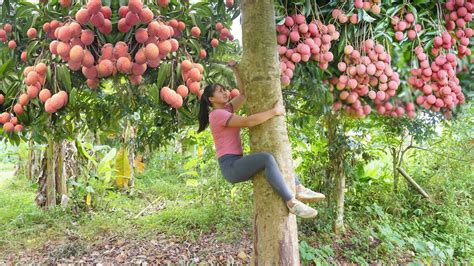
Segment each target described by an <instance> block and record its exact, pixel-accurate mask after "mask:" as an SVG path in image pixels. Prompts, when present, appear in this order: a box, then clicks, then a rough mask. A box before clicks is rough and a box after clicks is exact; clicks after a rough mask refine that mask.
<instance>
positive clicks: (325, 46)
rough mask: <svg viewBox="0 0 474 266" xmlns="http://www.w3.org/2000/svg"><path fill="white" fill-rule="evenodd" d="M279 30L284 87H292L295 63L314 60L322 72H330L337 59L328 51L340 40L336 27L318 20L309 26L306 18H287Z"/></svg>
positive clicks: (294, 16)
mask: <svg viewBox="0 0 474 266" xmlns="http://www.w3.org/2000/svg"><path fill="white" fill-rule="evenodd" d="M276 30H277V33H278V35H277V42H278V54H279V55H280V73H281V83H282V85H283V86H288V85H289V84H290V80H291V78H292V77H293V71H294V70H295V64H296V63H299V62H301V61H303V62H308V61H309V60H310V59H312V60H314V61H316V62H319V67H320V68H322V69H327V68H328V65H329V62H331V61H332V60H333V59H334V55H333V54H332V52H330V51H329V50H330V49H331V43H332V42H333V41H335V40H337V39H339V32H338V31H337V30H336V27H335V26H334V25H333V24H328V25H325V24H324V23H322V22H321V21H319V20H315V21H312V22H310V23H307V22H306V18H305V16H304V15H302V14H294V15H292V16H287V17H286V18H285V23H284V24H282V25H278V26H277V28H276Z"/></svg>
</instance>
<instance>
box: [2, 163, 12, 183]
mask: <svg viewBox="0 0 474 266" xmlns="http://www.w3.org/2000/svg"><path fill="white" fill-rule="evenodd" d="M14 173H15V165H14V164H13V163H2V162H0V186H1V183H2V182H3V181H4V180H6V179H8V178H11V177H13V175H14Z"/></svg>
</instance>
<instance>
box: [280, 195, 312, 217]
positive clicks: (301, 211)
mask: <svg viewBox="0 0 474 266" xmlns="http://www.w3.org/2000/svg"><path fill="white" fill-rule="evenodd" d="M287 206H288V210H289V211H290V212H291V213H293V214H294V215H296V216H299V217H301V218H314V217H316V215H318V211H316V210H315V209H313V208H311V207H309V206H308V205H306V204H304V203H303V202H301V201H299V200H297V199H293V200H291V201H289V202H288V203H287Z"/></svg>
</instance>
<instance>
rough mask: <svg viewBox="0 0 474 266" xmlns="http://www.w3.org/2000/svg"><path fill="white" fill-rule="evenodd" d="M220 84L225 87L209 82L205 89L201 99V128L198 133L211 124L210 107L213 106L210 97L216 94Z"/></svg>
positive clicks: (199, 116) (199, 118) (199, 115)
mask: <svg viewBox="0 0 474 266" xmlns="http://www.w3.org/2000/svg"><path fill="white" fill-rule="evenodd" d="M219 86H220V87H224V86H223V85H221V84H219V83H215V84H209V85H207V86H206V87H205V88H204V91H203V93H202V95H201V99H200V101H199V113H198V120H199V129H198V131H197V132H198V133H200V132H202V131H204V130H205V129H206V128H207V126H208V125H209V107H211V106H212V104H211V101H209V97H212V96H213V95H214V92H215V91H216V89H217V88H218V87H219Z"/></svg>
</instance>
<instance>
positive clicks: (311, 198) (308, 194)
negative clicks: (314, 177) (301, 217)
mask: <svg viewBox="0 0 474 266" xmlns="http://www.w3.org/2000/svg"><path fill="white" fill-rule="evenodd" d="M325 198H326V196H324V194H322V193H319V192H314V191H312V190H311V189H309V188H305V187H303V188H302V189H297V190H296V199H298V200H300V201H303V202H318V201H322V200H324V199H325Z"/></svg>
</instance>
